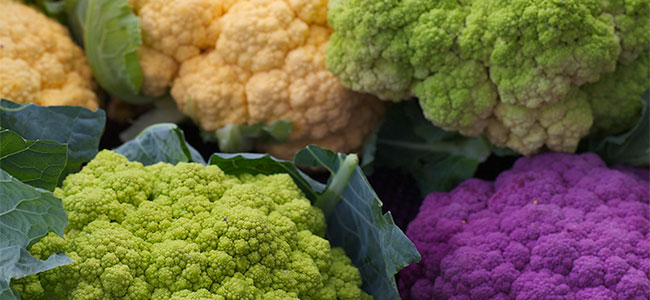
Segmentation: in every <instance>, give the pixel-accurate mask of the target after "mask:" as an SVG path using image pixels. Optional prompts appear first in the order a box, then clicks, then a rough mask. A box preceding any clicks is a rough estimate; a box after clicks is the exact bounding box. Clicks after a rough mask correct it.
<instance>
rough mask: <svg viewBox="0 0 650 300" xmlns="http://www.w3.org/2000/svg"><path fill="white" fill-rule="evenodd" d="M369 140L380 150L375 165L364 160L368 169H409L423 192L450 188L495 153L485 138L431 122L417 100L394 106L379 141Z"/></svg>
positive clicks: (383, 124)
mask: <svg viewBox="0 0 650 300" xmlns="http://www.w3.org/2000/svg"><path fill="white" fill-rule="evenodd" d="M373 142H374V143H375V144H372V143H373ZM369 143H370V144H366V146H365V147H375V148H376V151H375V153H374V160H373V161H372V163H371V164H370V163H365V162H364V168H365V169H370V168H372V166H373V165H376V166H384V167H389V168H396V169H402V170H403V171H404V172H409V173H411V174H412V175H413V178H415V179H416V180H417V182H418V185H419V187H420V191H421V192H422V194H423V195H427V194H429V193H430V192H438V191H439V192H442V191H449V190H450V189H452V188H454V187H455V186H456V185H457V184H459V183H460V182H462V181H463V180H465V179H468V178H470V177H472V176H473V175H474V172H475V171H476V168H477V167H478V165H479V164H480V163H481V162H483V161H485V160H486V159H487V157H488V156H489V155H490V153H491V145H490V144H489V142H487V140H485V139H483V138H480V137H478V138H472V137H465V136H462V135H460V134H458V133H454V132H447V131H445V130H443V129H441V128H438V127H436V126H434V125H433V124H431V123H430V122H429V121H428V120H426V119H425V118H424V116H423V114H422V111H421V110H420V107H419V105H418V104H417V102H416V101H407V102H404V103H399V104H394V105H393V106H391V108H390V109H389V111H388V113H387V115H386V119H385V120H384V122H383V123H382V125H381V127H380V129H379V132H378V135H377V138H376V140H374V141H373V140H372V139H370V140H369ZM504 153H505V152H504Z"/></svg>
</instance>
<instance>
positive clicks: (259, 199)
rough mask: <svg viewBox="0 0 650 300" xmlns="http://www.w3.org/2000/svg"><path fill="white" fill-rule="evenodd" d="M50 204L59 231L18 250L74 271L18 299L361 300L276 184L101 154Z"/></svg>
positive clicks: (285, 179)
mask: <svg viewBox="0 0 650 300" xmlns="http://www.w3.org/2000/svg"><path fill="white" fill-rule="evenodd" d="M55 195H57V196H58V197H60V198H61V199H62V200H63V205H64V206H65V209H66V211H67V213H68V218H69V222H70V223H69V225H68V227H67V228H66V232H65V240H64V239H62V238H61V237H59V236H57V235H54V234H51V235H49V236H47V237H46V238H44V239H43V240H41V241H40V242H38V243H36V244H35V245H34V246H33V247H32V248H31V250H30V252H31V253H32V254H34V255H35V256H37V257H47V256H48V255H49V254H50V253H55V252H60V251H64V252H65V253H66V254H67V255H68V256H70V258H72V259H73V260H74V263H73V264H71V265H67V266H64V267H60V268H56V269H53V270H51V271H48V272H44V273H40V274H38V275H34V276H29V277H26V278H24V279H21V280H18V281H16V282H15V283H14V284H13V286H14V288H15V289H16V290H18V291H19V292H20V293H21V294H22V295H23V296H24V297H25V298H27V299H75V300H83V299H94V300H97V299H174V300H175V299H223V300H225V299H371V297H370V296H369V295H367V294H365V293H364V292H363V291H362V290H361V288H360V286H361V283H362V280H361V275H360V273H359V271H358V270H357V269H356V268H355V267H354V266H353V265H352V264H351V261H350V259H349V258H348V257H347V256H346V255H345V252H344V251H343V250H342V249H340V248H331V247H330V244H329V242H328V241H327V240H325V239H324V238H323V235H324V233H325V228H326V227H325V218H324V215H323V213H322V211H321V210H320V209H318V208H315V207H313V206H311V204H310V202H309V200H307V199H306V198H305V197H304V195H303V194H302V192H301V191H300V189H299V188H298V187H297V186H296V185H295V183H294V182H293V180H292V179H291V177H289V175H287V174H276V175H268V176H265V175H256V176H253V175H248V174H243V175H240V176H238V177H235V176H230V175H226V174H224V173H223V172H222V171H221V170H220V169H219V168H218V167H216V166H207V167H206V166H203V165H200V164H196V163H179V164H177V165H176V166H172V165H170V164H166V163H158V164H155V165H151V166H146V167H144V166H143V165H142V164H140V163H138V162H129V161H128V160H127V159H126V158H125V157H124V156H122V155H120V154H117V153H115V152H112V151H108V150H104V151H102V152H100V153H99V154H98V155H97V156H96V157H95V159H93V160H92V161H91V162H89V163H88V165H86V167H84V168H83V170H82V171H81V172H79V173H77V174H73V175H70V176H68V177H67V178H66V179H65V181H64V183H63V185H62V187H61V188H58V189H57V190H55Z"/></svg>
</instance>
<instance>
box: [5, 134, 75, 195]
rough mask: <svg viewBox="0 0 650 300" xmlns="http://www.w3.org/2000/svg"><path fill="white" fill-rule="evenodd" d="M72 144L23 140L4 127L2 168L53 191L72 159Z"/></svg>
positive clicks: (36, 185)
mask: <svg viewBox="0 0 650 300" xmlns="http://www.w3.org/2000/svg"><path fill="white" fill-rule="evenodd" d="M67 151H68V147H67V146H66V145H63V144H59V143H55V142H49V141H39V140H36V141H30V140H25V139H23V138H22V137H21V136H20V135H18V134H17V133H15V132H13V131H11V130H9V129H0V168H1V169H2V170H4V171H5V172H7V173H9V174H11V175H12V176H13V177H15V178H16V179H18V180H20V181H22V182H24V183H27V184H30V185H32V186H35V187H39V188H42V189H46V190H49V191H53V190H54V188H55V187H56V185H57V184H58V183H59V178H60V177H61V173H62V172H63V170H64V169H65V165H66V162H67V161H68V153H67Z"/></svg>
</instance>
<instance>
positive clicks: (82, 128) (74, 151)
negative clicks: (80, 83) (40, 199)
mask: <svg viewBox="0 0 650 300" xmlns="http://www.w3.org/2000/svg"><path fill="white" fill-rule="evenodd" d="M105 123H106V114H105V113H104V111H103V110H101V109H98V110H97V111H94V112H93V111H90V110H88V109H86V108H83V107H79V106H38V105H35V104H17V103H14V102H11V101H9V100H4V99H3V100H1V101H0V128H4V129H10V130H12V131H14V132H16V133H17V134H18V135H20V136H21V137H23V138H24V139H26V140H33V141H35V140H40V141H51V142H56V143H59V144H64V145H67V148H68V149H67V157H68V161H67V165H66V167H65V169H64V170H63V172H62V173H61V176H60V177H59V182H61V181H62V180H63V178H65V176H66V175H67V174H69V173H73V172H76V171H78V170H79V168H80V167H81V164H83V163H85V162H87V161H89V160H91V159H92V158H93V157H95V155H96V154H97V149H98V147H99V140H100V138H101V134H102V131H103V130H104V125H105Z"/></svg>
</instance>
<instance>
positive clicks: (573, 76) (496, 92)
mask: <svg viewBox="0 0 650 300" xmlns="http://www.w3.org/2000/svg"><path fill="white" fill-rule="evenodd" d="M649 20H650V7H649V6H648V2H647V1H646V0H629V1H624V0H614V1H595V0H581V1H561V0H539V1H530V0H514V1H447V0H441V1H377V0H349V1H348V0H332V2H330V11H329V22H330V24H331V25H332V27H333V28H334V30H336V32H335V33H334V34H333V35H332V38H331V42H330V46H329V47H328V53H327V66H328V68H329V69H330V70H331V71H332V72H333V73H334V74H335V75H336V76H337V77H339V78H340V79H341V81H342V82H343V84H344V85H345V86H347V87H349V88H351V89H353V90H355V91H360V92H367V93H371V94H374V95H377V96H378V97H380V98H382V99H387V100H392V101H400V100H403V99H408V98H410V97H412V96H415V97H417V98H418V100H419V103H420V106H421V107H422V110H423V111H424V115H425V116H426V117H427V119H429V120H430V121H431V122H432V123H433V124H435V125H437V126H440V127H442V128H443V129H445V130H453V131H459V132H460V133H462V134H464V135H469V136H477V135H480V134H486V135H487V137H488V138H489V139H490V141H491V142H492V143H494V144H496V145H499V146H507V147H509V148H512V149H513V150H516V151H518V152H520V153H522V154H524V155H528V154H531V153H534V152H537V151H539V150H540V148H542V147H543V146H546V147H547V148H548V149H550V150H552V151H564V152H573V151H575V150H576V147H577V145H578V142H579V140H580V139H581V138H582V137H584V136H586V135H587V133H589V132H590V129H591V128H592V124H595V125H593V128H594V130H596V131H599V130H600V131H605V132H606V133H608V134H616V133H620V132H624V131H626V130H628V129H629V128H631V127H632V126H634V124H635V121H636V120H637V119H638V118H639V116H640V109H641V102H640V101H639V96H640V95H641V93H643V91H645V90H646V89H647V88H648V80H650V75H649V74H648V73H649V72H648V60H649V59H648V51H650V35H648V32H650V21H649Z"/></svg>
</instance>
